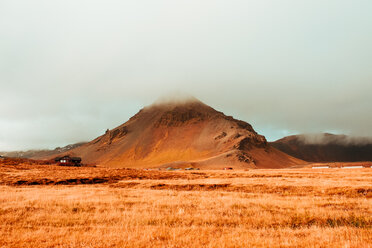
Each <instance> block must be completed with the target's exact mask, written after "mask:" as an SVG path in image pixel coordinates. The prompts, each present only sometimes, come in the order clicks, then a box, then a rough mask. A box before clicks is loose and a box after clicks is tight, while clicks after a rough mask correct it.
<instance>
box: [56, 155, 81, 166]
mask: <svg viewBox="0 0 372 248" xmlns="http://www.w3.org/2000/svg"><path fill="white" fill-rule="evenodd" d="M54 161H55V162H56V163H57V164H58V165H59V166H77V167H80V166H81V158H79V157H70V156H63V157H57V158H55V159H54Z"/></svg>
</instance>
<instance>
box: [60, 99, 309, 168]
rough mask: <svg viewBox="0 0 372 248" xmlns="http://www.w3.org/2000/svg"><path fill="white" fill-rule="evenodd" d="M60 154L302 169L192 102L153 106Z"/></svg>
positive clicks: (94, 159)
mask: <svg viewBox="0 0 372 248" xmlns="http://www.w3.org/2000/svg"><path fill="white" fill-rule="evenodd" d="M62 154H68V155H72V156H79V157H82V158H83V162H85V163H95V164H100V165H105V166H111V167H136V168H144V167H168V166H172V167H200V168H207V169H208V168H212V169H213V168H222V167H226V166H228V167H234V168H241V169H243V168H284V167H290V166H293V165H298V164H303V163H304V161H301V160H299V159H296V158H293V157H291V156H289V155H287V154H285V153H283V152H280V151H278V150H277V149H275V148H273V147H271V146H270V145H269V144H268V143H267V141H266V139H265V137H264V136H262V135H259V134H257V133H256V132H255V131H254V129H253V128H252V126H251V125H250V124H248V123H246V122H244V121H240V120H236V119H234V118H233V117H231V116H226V115H224V114H223V113H222V112H218V111H216V110H214V109H213V108H211V107H210V106H207V105H206V104H204V103H202V102H200V101H199V100H197V99H191V100H187V101H181V102H166V103H155V104H153V105H151V106H148V107H145V108H144V109H142V110H141V111H139V112H138V113H137V114H136V115H134V116H133V117H132V118H130V120H129V121H127V122H126V123H124V124H122V125H120V126H118V127H116V128H114V129H112V130H107V131H106V133H105V134H104V135H102V136H100V137H98V138H96V139H94V140H93V141H91V142H89V143H86V144H84V145H81V146H78V147H76V148H74V149H71V150H69V151H67V152H64V153H62Z"/></svg>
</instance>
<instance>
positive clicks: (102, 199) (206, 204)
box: [0, 165, 372, 247]
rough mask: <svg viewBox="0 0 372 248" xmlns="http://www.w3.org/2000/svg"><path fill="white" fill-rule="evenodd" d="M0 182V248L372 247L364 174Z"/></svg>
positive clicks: (71, 174) (27, 176) (371, 186)
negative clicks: (87, 181)
mask: <svg viewBox="0 0 372 248" xmlns="http://www.w3.org/2000/svg"><path fill="white" fill-rule="evenodd" d="M137 177H138V178H137ZM92 178H100V179H102V178H106V179H107V180H106V181H99V180H96V181H94V180H92V181H90V182H89V183H86V182H85V181H84V180H81V179H92ZM73 179H76V180H75V181H71V180H73ZM78 179H79V180H78ZM42 180H44V181H48V180H49V181H48V182H50V181H53V183H41V184H39V185H37V183H35V182H41V181H42ZM69 180H70V182H72V183H68V182H69ZM18 181H24V182H25V183H23V184H19V183H17V182H18ZM62 181H63V182H67V183H56V182H62ZM30 182H31V183H30ZM32 182H34V183H32ZM0 184H1V185H0V237H1V238H0V247H372V195H371V192H372V170H371V169H351V170H342V169H332V170H317V171H314V170H311V169H296V170H251V171H226V172H225V171H200V172H159V171H143V170H124V169H121V170H120V169H105V168H63V167H55V166H48V165H32V166H31V165H22V166H16V165H12V166H9V165H3V166H0ZM32 184H35V185H32ZM56 184H57V185H56ZM64 184H67V185H64ZM70 184H71V185H70Z"/></svg>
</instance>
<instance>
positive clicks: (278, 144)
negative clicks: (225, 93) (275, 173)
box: [270, 133, 372, 162]
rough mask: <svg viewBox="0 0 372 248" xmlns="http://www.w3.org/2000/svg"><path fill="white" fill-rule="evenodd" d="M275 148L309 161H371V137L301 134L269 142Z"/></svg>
mask: <svg viewBox="0 0 372 248" xmlns="http://www.w3.org/2000/svg"><path fill="white" fill-rule="evenodd" d="M270 144H271V145H272V146H273V147H275V148H276V149H278V150H280V151H282V152H285V153H287V154H289V155H291V156H293V157H296V158H299V159H302V160H305V161H309V162H360V161H372V139H369V138H355V137H349V136H346V135H334V134H329V133H324V134H308V135H305V134H301V135H293V136H288V137H284V138H282V139H279V140H277V141H275V142H271V143H270Z"/></svg>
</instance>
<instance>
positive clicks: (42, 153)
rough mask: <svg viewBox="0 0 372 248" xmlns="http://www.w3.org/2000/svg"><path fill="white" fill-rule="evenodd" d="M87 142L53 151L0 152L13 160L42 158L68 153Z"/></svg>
mask: <svg viewBox="0 0 372 248" xmlns="http://www.w3.org/2000/svg"><path fill="white" fill-rule="evenodd" d="M85 143H86V142H79V143H75V144H70V145H67V146H64V147H57V148H55V149H53V150H50V149H44V150H28V151H12V152H0V154H1V155H3V156H6V157H11V158H40V157H48V156H53V155H57V154H60V153H63V152H68V151H70V150H72V149H74V148H76V147H79V146H81V145H84V144H85Z"/></svg>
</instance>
